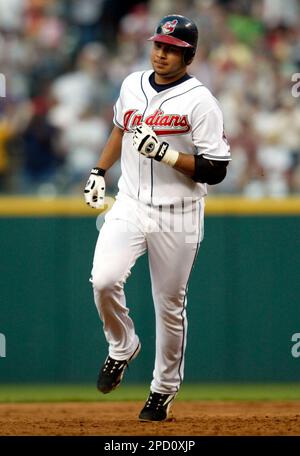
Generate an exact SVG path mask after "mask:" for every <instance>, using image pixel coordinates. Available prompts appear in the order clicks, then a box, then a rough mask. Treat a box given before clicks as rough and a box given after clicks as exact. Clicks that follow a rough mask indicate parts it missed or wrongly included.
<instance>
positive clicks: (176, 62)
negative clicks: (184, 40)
mask: <svg viewBox="0 0 300 456" xmlns="http://www.w3.org/2000/svg"><path fill="white" fill-rule="evenodd" d="M151 63H152V66H153V69H154V71H155V73H156V76H157V78H156V79H157V81H156V82H158V83H159V82H161V83H164V82H172V81H176V79H179V78H180V77H181V76H183V75H184V74H185V73H186V65H185V63H184V59H183V50H182V49H181V48H180V47H178V46H172V45H170V44H165V43H159V42H158V41H155V42H154V43H153V47H152V52H151Z"/></svg>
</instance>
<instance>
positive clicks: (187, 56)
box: [183, 48, 196, 65]
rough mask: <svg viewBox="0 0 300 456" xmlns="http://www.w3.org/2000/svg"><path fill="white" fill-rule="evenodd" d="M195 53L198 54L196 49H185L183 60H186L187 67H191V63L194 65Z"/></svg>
mask: <svg viewBox="0 0 300 456" xmlns="http://www.w3.org/2000/svg"><path fill="white" fill-rule="evenodd" d="M195 53H196V50H195V48H187V49H184V53H183V59H184V63H185V64H186V65H189V64H190V63H192V61H193V58H194V57H195Z"/></svg>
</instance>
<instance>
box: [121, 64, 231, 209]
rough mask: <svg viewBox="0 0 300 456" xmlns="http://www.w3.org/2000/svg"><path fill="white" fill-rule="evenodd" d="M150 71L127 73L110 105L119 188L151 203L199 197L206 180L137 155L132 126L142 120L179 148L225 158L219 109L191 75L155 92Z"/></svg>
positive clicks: (216, 157) (210, 95)
mask: <svg viewBox="0 0 300 456" xmlns="http://www.w3.org/2000/svg"><path fill="white" fill-rule="evenodd" d="M151 73H153V70H149V71H143V72H135V73H132V74H130V75H129V76H128V77H127V78H126V79H125V80H124V82H123V84H122V87H121V91H120V96H119V98H118V100H117V102H116V104H115V106H114V124H115V125H116V126H117V127H119V128H121V129H123V130H124V136H123V142H122V155H121V169H122V176H121V178H120V180H119V189H120V191H121V192H122V193H125V194H127V195H129V196H131V197H133V198H136V199H139V200H141V201H143V202H144V203H147V204H153V205H156V204H157V203H158V202H161V201H166V203H168V204H169V203H173V202H177V201H178V199H182V198H185V197H192V198H193V199H199V198H201V197H202V196H205V195H206V193H207V189H206V184H200V183H196V182H194V181H193V180H192V179H191V178H190V177H189V176H186V175H184V174H182V173H180V172H179V171H176V170H175V169H173V168H171V167H170V166H168V165H166V164H164V163H160V162H156V161H155V160H149V158H147V157H144V156H142V155H141V154H139V153H137V151H136V150H135V149H134V148H133V145H132V137H133V134H132V129H133V128H134V127H136V126H137V125H139V124H140V123H141V122H143V121H144V122H146V123H147V124H148V125H150V126H151V127H152V128H153V130H154V131H155V133H156V134H157V135H158V139H161V140H164V141H167V142H168V143H169V144H170V147H171V148H172V149H174V150H177V151H178V152H182V153H185V154H202V155H203V156H204V157H205V158H210V159H213V160H230V152H229V146H228V143H227V140H226V137H225V135H224V128H223V116H222V112H221V110H220V107H219V105H218V102H217V100H216V99H215V98H214V97H213V95H212V94H211V92H210V91H209V90H208V89H207V88H206V87H204V86H203V84H202V83H201V82H200V81H199V80H198V79H196V78H195V77H192V78H190V79H188V80H186V81H184V82H182V83H180V84H178V85H175V86H173V87H171V88H168V89H166V90H163V91H161V92H159V93H158V92H156V90H155V89H154V88H153V87H152V85H151V84H150V82H149V76H150V75H151Z"/></svg>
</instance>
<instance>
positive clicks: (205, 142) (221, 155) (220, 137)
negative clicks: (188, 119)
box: [192, 101, 231, 161]
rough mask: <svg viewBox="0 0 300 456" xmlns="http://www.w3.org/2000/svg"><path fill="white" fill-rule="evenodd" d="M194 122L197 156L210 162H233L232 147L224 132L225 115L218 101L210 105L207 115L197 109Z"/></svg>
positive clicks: (194, 140)
mask: <svg viewBox="0 0 300 456" xmlns="http://www.w3.org/2000/svg"><path fill="white" fill-rule="evenodd" d="M192 122H193V123H192V125H193V131H192V135H193V143H194V145H195V147H196V151H197V152H196V153H197V155H203V157H204V158H207V159H210V160H218V161H228V160H231V155H230V146H229V143H228V141H227V138H226V135H225V132H224V125H223V115H222V112H221V109H220V108H219V106H218V104H217V102H216V101H214V102H211V103H210V106H209V109H208V111H207V112H206V113H203V112H201V109H197V108H196V109H195V110H194V112H193V119H192Z"/></svg>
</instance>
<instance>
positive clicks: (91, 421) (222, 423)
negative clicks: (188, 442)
mask: <svg viewBox="0 0 300 456" xmlns="http://www.w3.org/2000/svg"><path fill="white" fill-rule="evenodd" d="M142 405H143V404H142V403H141V402H109V403H108V402H105V403H103V402H102V403H101V402H99V403H86V402H85V403H51V404H49V403H47V404H45V403H39V404H0V435H79V436H80V435H105V436H110V435H115V436H117V435H120V436H122V435H138V436H142V435H152V436H154V435H157V436H160V435H162V436H163V435H165V436H172V435H177V436H181V435H186V436H202V435H212V436H215V435H236V436H237V435H300V401H298V402H279V401H278V402H277V401H276V402H267V401H265V402H261V401H260V402H257V401H256V402H227V401H226V402H215V401H209V402H208V401H207V402H182V401H178V402H177V403H175V405H174V407H173V415H174V418H173V420H172V421H170V422H162V423H141V422H139V421H138V420H137V415H138V413H139V411H140V409H141V407H142Z"/></svg>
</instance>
